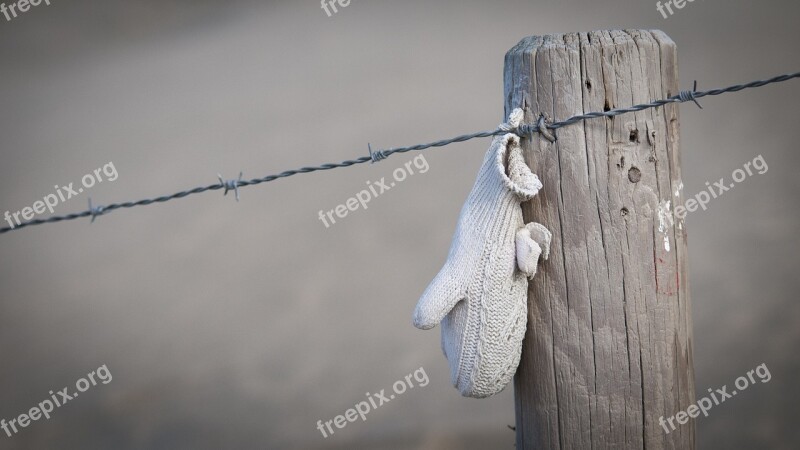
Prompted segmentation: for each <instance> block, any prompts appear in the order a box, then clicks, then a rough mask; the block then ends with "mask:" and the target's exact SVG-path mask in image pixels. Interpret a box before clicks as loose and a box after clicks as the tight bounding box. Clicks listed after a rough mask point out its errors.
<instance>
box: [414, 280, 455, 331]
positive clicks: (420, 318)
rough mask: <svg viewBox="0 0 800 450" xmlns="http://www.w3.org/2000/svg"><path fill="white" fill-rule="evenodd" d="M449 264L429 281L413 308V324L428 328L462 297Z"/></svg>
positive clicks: (424, 328)
mask: <svg viewBox="0 0 800 450" xmlns="http://www.w3.org/2000/svg"><path fill="white" fill-rule="evenodd" d="M453 273H454V271H452V270H450V266H445V267H444V268H443V269H442V270H441V271H440V272H439V274H438V275H436V278H434V279H433V281H431V284H430V285H428V288H427V289H425V292H424V293H423V294H422V297H421V298H420V299H419V302H418V303H417V308H416V309H415V310H414V326H415V327H417V328H419V329H422V330H430V329H431V328H433V327H435V326H436V325H437V324H439V322H441V321H442V319H444V316H446V315H447V313H449V312H450V310H452V309H453V307H455V306H456V303H458V302H459V300H462V299H463V298H464V292H463V290H462V286H461V282H460V281H459V279H458V278H457V277H455V276H453Z"/></svg>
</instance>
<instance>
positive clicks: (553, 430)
mask: <svg viewBox="0 0 800 450" xmlns="http://www.w3.org/2000/svg"><path fill="white" fill-rule="evenodd" d="M677 75H678V67H677V60H676V48H675V44H674V42H672V40H670V38H669V37H668V36H666V35H665V34H664V33H662V32H660V31H644V30H626V31H597V32H590V33H571V34H557V35H549V36H541V37H540V36H533V37H528V38H525V39H523V40H522V41H521V42H520V43H519V44H517V45H516V46H515V47H514V48H512V49H511V50H509V52H508V54H507V55H506V61H505V98H506V104H505V108H506V116H508V113H510V112H511V110H512V109H513V108H516V107H522V108H523V109H524V110H525V112H526V116H525V123H533V122H535V121H536V119H537V117H538V114H539V113H544V114H546V115H547V116H549V117H551V118H555V119H556V120H561V119H565V118H568V117H570V116H573V115H576V114H581V113H584V112H590V111H602V110H604V109H605V110H608V109H612V108H617V107H625V106H631V105H634V104H637V103H645V102H648V101H651V100H654V99H660V98H666V97H668V96H671V95H675V94H676V93H677V92H678V76H677ZM556 135H557V138H558V140H557V142H555V143H550V142H548V141H546V140H545V139H544V138H542V137H541V136H540V135H534V136H533V137H532V138H531V139H523V141H522V142H523V149H524V150H525V157H526V160H527V162H528V163H529V164H530V166H531V168H532V169H533V171H534V173H537V174H538V175H539V177H540V178H541V180H542V183H543V184H544V189H543V190H542V191H541V192H540V193H539V195H538V196H536V197H535V198H534V199H533V200H532V201H531V202H528V203H526V204H524V205H523V210H524V214H525V220H526V222H527V221H531V220H535V221H537V222H540V223H542V224H544V225H545V226H547V227H548V228H549V229H550V230H551V231H552V232H553V242H552V246H551V251H550V259H549V260H547V261H544V262H542V263H540V269H539V273H538V274H537V275H536V277H535V278H534V280H533V281H532V282H531V283H530V287H529V292H528V306H529V310H528V330H527V333H526V336H525V340H524V344H523V349H522V360H521V363H520V366H519V370H518V372H517V374H516V377H515V380H514V388H515V400H516V402H515V403H516V416H517V419H516V423H517V449H519V450H521V449H589V448H594V449H605V448H607V449H622V448H625V449H644V448H647V449H648V450H651V449H661V448H669V449H693V448H694V441H695V439H694V435H695V426H694V419H689V421H688V423H686V424H683V425H681V424H679V423H678V421H677V420H673V424H674V425H675V426H676V429H675V430H674V431H673V430H672V429H671V427H670V425H669V422H667V420H666V419H668V418H669V417H671V416H673V415H675V414H676V413H678V412H679V411H681V410H685V409H686V408H687V407H688V406H689V405H690V404H691V403H693V402H694V397H695V395H694V367H693V362H692V321H691V303H690V299H689V289H688V283H687V254H686V252H687V250H686V228H685V225H684V223H683V219H682V217H681V219H680V220H679V219H677V218H674V215H673V211H674V208H675V206H676V205H682V204H683V192H682V189H683V184H682V183H681V170H680V152H679V145H678V144H679V137H678V106H677V104H671V105H668V106H666V107H664V108H656V109H650V110H646V111H641V112H636V113H628V114H624V115H621V116H618V117H615V118H612V119H606V118H599V119H590V120H588V121H584V122H582V123H578V124H575V125H572V126H568V127H565V128H561V129H559V130H557V131H556ZM662 416H663V417H664V419H665V420H664V423H665V425H662V424H661V421H660V420H659V418H660V417H662ZM665 426H666V427H667V428H666V429H668V430H669V433H667V432H666V431H665Z"/></svg>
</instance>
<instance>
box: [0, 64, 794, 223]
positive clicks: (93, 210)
mask: <svg viewBox="0 0 800 450" xmlns="http://www.w3.org/2000/svg"><path fill="white" fill-rule="evenodd" d="M798 77H800V72H795V73H789V74H785V75H779V76H776V77H772V78H769V79H766V80H756V81H751V82H749V83H743V84H735V85H733V86H728V87H725V88H718V89H710V90H707V91H697V83H696V82H695V87H694V89H692V90H690V91H681V92H679V93H678V94H676V95H673V96H671V97H669V98H666V99H662V100H654V101H652V102H650V103H643V104H639V105H634V106H630V107H627V108H616V109H612V110H609V111H598V112H590V113H586V114H580V115H576V116H573V117H570V118H568V119H566V120H562V121H560V122H553V123H545V124H544V128H542V122H541V121H539V123H534V124H522V125H520V126H519V127H517V128H516V129H514V130H511V131H508V130H504V129H502V128H497V129H495V130H492V131H479V132H477V133H470V134H463V135H460V136H456V137H454V138H450V139H442V140H439V141H435V142H430V143H427V144H416V145H412V146H408V147H399V148H390V149H386V150H378V151H374V152H373V151H372V148H371V147H370V154H369V156H362V157H360V158H357V159H350V160H346V161H342V162H339V163H328V164H321V165H318V166H307V167H301V168H299V169H292V170H287V171H284V172H281V173H279V174H275V175H267V176H265V177H262V178H253V179H251V180H223V179H220V182H219V183H216V184H210V185H208V186H200V187H196V188H194V189H189V190H184V191H180V192H176V193H174V194H171V195H163V196H160V197H155V198H149V199H142V200H137V201H129V202H124V203H111V204H109V205H104V206H96V207H92V205H91V203H90V204H89V209H88V210H86V211H83V212H78V213H72V214H66V215H61V216H51V217H48V218H46V219H34V220H30V221H27V222H22V223H21V224H19V225H17V226H14V227H10V226H8V227H3V228H0V234H5V233H8V232H9V231H13V230H20V229H23V228H27V227H30V226H35V225H42V224H46V223H58V222H64V221H69V220H75V219H80V218H83V217H91V218H92V221H94V219H95V218H96V217H98V216H100V215H106V214H109V213H111V212H114V211H116V210H118V209H127V208H134V207H137V206H147V205H152V204H155V203H165V202H168V201H170V200H175V199H179V198H184V197H188V196H190V195H195V194H201V193H203V192H207V191H217V190H220V189H224V190H226V191H227V190H232V189H234V187H235V189H236V191H237V200H238V188H240V187H247V186H255V185H258V184H261V183H267V182H270V181H274V180H277V179H279V178H287V177H290V176H293V175H298V174H303V173H310V172H317V171H321V170H331V169H338V168H343V167H350V166H354V165H357V164H363V163H366V162H373V163H374V162H378V161H380V160H383V159H386V158H388V157H389V156H391V155H393V154H395V153H406V152H410V151H420V150H425V149H429V148H433V147H444V146H446V145H450V144H454V143H457V142H464V141H469V140H472V139H477V138H484V137H492V136H498V135H502V134H505V133H509V132H512V133H515V134H517V135H519V136H520V137H527V136H532V135H533V134H534V133H540V134H542V133H543V130H544V129H549V130H557V129H559V128H563V127H566V126H569V125H573V124H575V123H578V122H581V121H584V120H588V119H595V118H599V117H616V116H619V115H621V114H627V113H631V112H636V111H643V110H645V109H650V108H657V107H661V106H664V105H668V104H670V103H684V102H687V101H693V102H695V103H697V99H699V98H703V97H707V96H713V95H721V94H725V93H729V92H738V91H741V90H744V89H751V88H757V87H761V86H766V85H768V84H773V83H780V82H783V81H788V80H791V79H793V78H798ZM697 105H698V106H700V104H699V103H697ZM701 108H702V107H701ZM548 139H550V138H549V137H548Z"/></svg>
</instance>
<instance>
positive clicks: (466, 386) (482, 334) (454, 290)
mask: <svg viewBox="0 0 800 450" xmlns="http://www.w3.org/2000/svg"><path fill="white" fill-rule="evenodd" d="M521 120H522V111H521V110H515V111H514V112H513V113H512V114H511V116H510V117H509V123H508V124H504V125H502V127H504V128H505V129H513V128H515V127H517V126H518V125H519V123H520V122H521ZM541 187H542V184H541V182H540V181H539V178H538V177H537V176H536V175H535V174H533V173H532V172H531V171H530V169H529V168H528V166H527V165H526V164H525V161H524V159H523V157H522V150H521V149H520V147H519V137H517V136H516V135H515V134H512V133H508V134H506V135H503V136H498V137H496V138H495V139H494V140H493V141H492V144H491V147H490V148H489V151H488V152H487V153H486V157H485V158H484V162H483V165H482V167H481V169H480V171H479V173H478V177H477V180H476V182H475V185H474V187H473V188H472V191H471V192H470V194H469V196H468V197H467V200H466V203H465V204H464V207H463V208H462V210H461V215H460V217H459V220H458V225H457V226H456V231H455V235H454V236H453V241H452V243H451V246H450V251H449V254H448V257H447V261H446V262H445V264H444V267H443V268H442V270H441V271H440V272H439V274H438V275H437V276H436V277H435V278H434V280H433V281H432V282H431V284H430V285H429V286H428V288H427V289H426V290H425V292H424V293H423V294H422V297H421V298H420V300H419V303H418V304H417V308H416V310H415V312H414V325H415V326H416V327H418V328H421V329H430V328H433V327H435V326H436V324H438V323H440V322H441V325H442V350H443V352H444V354H445V356H446V357H447V360H448V362H449V364H450V374H451V381H452V383H453V385H454V386H455V387H456V388H457V389H458V390H459V391H460V392H461V394H462V395H464V396H469V397H487V396H489V395H492V394H495V393H497V392H500V391H501V390H503V388H504V387H505V386H506V385H507V384H508V382H509V381H510V380H511V378H512V377H513V376H514V373H515V372H516V369H517V366H518V365H519V359H520V353H521V348H522V338H523V337H524V335H525V327H526V325H527V290H528V289H527V288H528V275H530V276H532V274H533V273H535V265H536V261H537V260H538V257H539V253H541V247H540V245H541V246H549V232H547V230H546V229H544V228H543V227H541V225H538V224H537V225H538V226H539V227H541V229H542V230H543V231H544V233H547V239H546V242H538V243H537V242H535V241H534V240H531V238H530V237H531V236H534V239H536V236H540V235H541V233H530V234H525V233H521V234H523V235H524V236H525V237H517V233H518V232H519V231H520V230H525V224H524V222H523V218H522V207H521V205H520V204H521V202H523V201H527V200H529V199H531V198H532V197H533V196H534V195H536V193H537V192H538V191H539V189H540V188H541ZM525 239H527V241H526V240H525ZM523 244H524V245H523ZM517 247H520V248H522V247H524V248H526V249H527V250H526V251H527V253H526V255H528V256H525V258H528V260H526V261H522V260H520V261H519V268H518V261H517V253H518V250H517ZM531 258H532V259H531ZM530 265H532V266H533V272H530V270H528V266H530ZM520 268H522V269H525V270H526V271H527V272H528V273H525V272H523V271H522V270H520Z"/></svg>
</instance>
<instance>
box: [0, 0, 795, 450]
mask: <svg viewBox="0 0 800 450" xmlns="http://www.w3.org/2000/svg"><path fill="white" fill-rule="evenodd" d="M51 3H52V4H51V6H44V5H42V6H38V7H35V8H32V9H31V11H29V12H27V13H25V14H23V15H21V16H20V17H18V18H17V19H14V20H13V21H11V22H6V21H5V19H4V18H3V17H1V16H0V80H2V83H0V143H1V145H2V147H1V148H2V158H0V213H3V212H4V211H5V210H11V211H17V210H19V209H21V208H23V207H24V206H29V205H31V204H32V203H33V202H34V201H36V200H37V199H40V198H42V197H43V196H44V195H47V194H49V193H51V192H52V191H53V185H55V184H59V185H63V184H67V183H69V182H77V181H79V180H80V177H81V176H83V175H84V174H86V173H87V172H91V171H92V170H93V169H95V168H97V167H101V166H102V165H103V164H106V163H108V162H109V161H111V162H113V163H114V165H115V167H116V169H117V170H118V173H119V178H118V179H117V180H116V181H114V182H104V183H102V184H101V185H98V186H96V187H95V188H93V189H92V190H91V191H89V192H88V193H84V194H82V195H81V196H79V197H77V198H75V199H72V200H70V201H68V202H66V203H64V204H61V205H59V206H58V208H57V213H69V212H75V211H82V210H84V209H85V208H86V201H87V199H88V197H89V196H91V197H92V198H93V200H94V202H95V204H104V203H110V202H114V201H125V200H135V199H139V198H143V197H149V196H157V195H161V194H166V193H172V192H175V191H178V190H182V189H184V188H190V187H194V186H198V185H207V184H211V183H214V182H215V180H216V175H217V173H222V174H223V175H225V176H226V177H229V178H233V177H235V176H236V175H238V172H239V171H240V170H243V171H244V173H245V177H256V176H262V175H266V174H271V173H276V172H279V171H282V170H285V169H289V168H295V167H300V166H303V165H308V164H317V163H323V162H334V161H340V160H343V159H349V158H353V157H357V156H361V155H365V154H366V153H367V142H371V143H372V145H373V148H376V147H377V148H386V147H391V146H401V145H407V144H414V143H418V142H427V141H431V140H436V139H439V138H445V137H451V136H454V135H456V134H460V133H462V132H470V131H478V130H484V129H490V128H492V127H494V126H495V125H496V124H497V123H499V122H500V121H501V120H502V115H503V94H502V92H503V91H502V87H503V83H502V70H503V56H504V54H505V52H506V51H507V50H508V49H509V48H511V47H512V46H513V45H514V44H516V43H517V42H518V41H519V40H520V39H521V38H523V37H524V36H528V35H533V34H547V33H554V32H567V31H589V30H595V29H608V28H646V29H651V28H658V29H662V30H664V31H665V32H667V33H668V34H669V35H670V36H671V37H672V38H673V40H675V41H676V43H677V45H678V49H679V56H680V74H681V80H682V86H684V87H685V88H689V87H690V85H691V81H692V80H694V79H697V80H699V82H700V87H701V88H710V87H718V86H726V85H728V84H733V83H737V82H743V81H749V80H752V79H759V78H765V77H767V76H772V75H776V74H781V73H786V72H790V71H796V70H798V69H799V68H800V64H799V63H800V58H798V56H800V50H798V46H797V43H798V40H799V38H800V28H798V26H797V24H798V19H800V6H798V4H797V2H790V1H788V0H783V1H762V2H755V1H730V0H725V1H723V0H697V1H695V2H693V3H688V4H687V6H686V7H685V8H684V9H682V10H677V11H676V13H675V15H674V16H672V17H670V18H668V19H664V18H662V16H661V15H660V14H659V13H658V12H657V11H656V7H655V1H650V0H647V1H641V0H640V1H623V0H608V1H604V2H596V1H587V0H583V1H577V0H560V1H555V0H552V1H538V2H531V1H494V2H488V1H483V2H477V1H465V0H459V1H455V0H450V1H436V2H423V1H383V2H361V1H359V0H353V2H352V3H351V4H350V6H348V7H346V8H344V9H341V10H340V11H339V12H338V13H337V14H335V15H333V16H332V17H328V16H327V15H326V14H325V13H324V11H322V9H321V8H320V4H319V2H317V1H316V0H303V1H294V2H291V3H290V2H251V1H227V2H221V1H208V0H203V1H197V0H193V1H189V0H184V1H178V0H171V1H159V2H156V1H141V0H128V1H125V2H123V1H119V0H113V1H109V0H106V1H98V0H96V1H84V2H67V1H61V0H52V1H51ZM798 101H800V82H798V81H792V82H788V83H784V84H781V85H777V86H770V87H765V88H761V89H757V90H750V91H746V92H741V93H737V94H730V95H726V96H722V97H714V98H709V99H705V100H704V101H703V104H704V106H705V109H704V110H702V111H701V110H698V109H697V108H695V107H694V106H692V105H691V104H688V105H684V106H683V107H682V114H681V119H682V150H683V174H684V183H685V185H686V188H685V193H686V195H687V198H688V197H689V196H691V195H693V194H694V193H697V192H699V191H700V190H702V189H704V188H705V182H706V181H711V182H714V181H716V180H718V179H719V178H720V177H730V174H731V172H732V171H733V170H735V169H737V168H739V167H741V166H742V165H743V164H744V163H745V162H747V161H750V160H752V159H753V158H754V157H756V156H757V155H759V154H761V155H763V157H764V159H765V160H766V161H767V163H768V164H769V171H768V173H766V174H764V175H758V176H754V177H752V178H748V179H747V180H746V181H745V182H743V183H742V184H741V186H738V187H737V188H736V189H734V190H733V191H731V192H729V193H726V194H725V195H724V196H723V197H720V198H719V199H716V200H714V201H713V202H712V203H711V204H710V207H709V210H708V211H705V212H702V211H701V212H696V213H692V214H690V215H689V217H688V226H689V236H690V248H689V250H690V267H691V285H692V295H693V301H694V331H695V341H694V343H695V352H694V355H695V366H696V384H697V391H698V393H699V394H700V395H703V394H704V393H705V392H706V390H707V389H708V388H717V387H720V386H722V385H723V384H728V385H732V384H733V382H734V380H735V379H736V377H738V376H740V375H744V374H745V373H746V372H747V371H748V370H750V369H753V368H755V367H756V366H757V365H759V364H761V363H766V364H767V366H768V367H769V369H770V372H771V374H772V380H771V381H770V382H769V383H766V384H761V383H759V384H758V385H756V386H754V387H752V388H750V389H748V390H747V391H746V392H743V393H742V394H740V395H738V396H737V397H736V398H735V399H733V400H729V401H728V402H726V403H724V404H722V405H720V406H718V407H716V408H714V409H713V410H712V411H711V412H710V416H709V417H708V418H700V419H698V422H697V425H698V444H699V448H704V449H716V448H720V449H721V448H726V449H732V448H742V449H744V448H756V447H758V448H780V449H790V448H797V447H798V445H800V431H799V430H800V427H798V426H797V425H796V422H797V420H798V418H799V417H800V386H798V383H797V381H798V377H800V362H799V359H798V357H797V347H798V345H800V326H798V324H800V305H799V304H798V298H797V292H798V291H799V290H800V277H798V276H797V274H796V272H797V269H798V256H797V255H798V253H800V245H799V243H798V237H797V230H798V223H800V212H799V211H800V210H799V209H798V208H797V206H798V201H797V199H798V195H799V194H800V177H798V176H797V174H796V173H795V168H796V167H797V165H798V162H800V156H798V150H800V149H798V144H797V125H796V123H797V119H798V116H797V112H796V111H797V106H796V105H797V102H798ZM487 145H488V140H476V141H471V142H468V143H463V144H457V145H453V146H450V147H446V148H443V149H435V150H430V151H427V152H426V153H424V154H425V158H426V160H427V161H428V163H429V164H430V170H429V171H428V172H427V173H425V174H417V175H414V176H412V177H409V178H408V179H407V180H406V181H404V182H403V183H402V184H400V185H398V186H397V187H396V188H395V189H393V190H391V191H390V192H387V193H385V194H384V195H383V196H381V197H379V198H377V199H375V200H373V201H372V202H371V203H370V205H369V209H368V210H358V211H356V212H353V213H351V214H350V215H349V216H347V217H346V218H345V219H341V220H340V221H339V222H338V223H337V224H336V225H334V226H332V227H331V228H325V227H324V226H323V224H322V223H321V222H320V221H319V219H318V217H317V214H318V211H319V210H321V209H322V210H330V209H333V208H335V207H336V205H338V204H340V203H343V202H344V201H345V200H346V199H347V198H348V197H351V196H353V195H354V194H355V193H357V192H358V191H360V190H361V189H363V188H364V186H365V183H366V182H368V181H375V180H377V179H380V177H383V176H386V177H389V176H391V173H392V171H393V170H394V169H395V168H397V167H401V166H402V165H403V164H404V163H405V162H406V161H409V160H411V158H412V157H413V156H414V155H413V154H407V155H399V156H395V157H392V158H390V159H389V160H386V161H383V162H382V163H381V164H379V165H369V164H365V165H361V166H356V167H352V168H347V169H341V170H335V171H329V172H323V173H315V174H309V175H302V176H297V177H292V178H288V179H285V180H280V181H278V182H275V183H269V184H267V185H263V186H260V187H257V188H247V189H243V190H242V199H241V202H239V203H237V202H236V201H235V200H234V199H233V198H232V196H231V195H228V197H223V195H222V192H221V191H216V192H212V193H208V194H204V195H199V196H193V197H190V198H188V199H184V200H179V201H175V202H173V203H169V204H167V205H155V206H148V207H142V208H137V209H134V210H125V211H121V212H116V213H114V214H112V215H109V216H105V217H101V218H99V219H98V220H97V222H95V223H94V224H92V225H90V224H89V220H88V219H84V220H79V221H73V222H69V223H65V224H58V225H44V226H40V227H35V228H29V229H25V230H20V231H15V232H12V233H9V234H6V235H3V236H0V287H2V290H0V356H2V362H1V363H0V418H5V419H6V420H9V419H11V418H14V417H16V416H17V415H19V414H21V413H23V412H25V411H27V410H28V409H30V408H31V407H33V406H35V405H36V404H37V403H38V402H40V401H42V400H44V399H45V398H47V397H48V394H47V393H48V391H49V390H58V389H61V388H62V387H65V386H74V383H75V381H76V380H77V379H79V378H81V377H83V376H85V375H86V374H87V373H89V372H91V371H92V370H95V369H96V368H97V367H99V366H101V365H103V364H107V365H108V368H109V371H110V372H111V374H112V375H113V381H112V382H111V383H109V384H107V385H98V386H97V387H95V388H92V389H91V390H89V391H87V392H86V393H85V394H82V396H81V397H80V398H77V399H75V400H73V401H72V402H70V403H68V404H67V405H65V406H64V407H62V408H59V409H57V410H56V411H55V412H54V413H53V416H52V418H51V419H50V420H47V421H43V420H40V421H38V422H35V423H33V424H32V425H31V426H29V427H28V428H26V429H25V430H23V431H22V432H21V433H20V434H18V435H16V436H14V437H13V438H7V437H5V435H4V434H0V448H10V449H28V448H35V449H39V448H42V449H45V448H82V449H107V448H116V449H139V448H153V449H161V448H163V449H201V448H209V449H210V448H231V449H239V448H241V449H245V448H247V449H250V448H298V449H299V448H302V449H314V448H392V449H393V448H423V449H461V448H513V445H514V433H513V432H512V431H511V430H510V429H509V428H508V427H507V425H511V424H513V423H514V411H513V389H512V388H509V389H507V390H506V391H504V392H503V393H502V394H500V395H498V396H495V397H492V398H490V399H486V400H474V399H464V398H461V397H460V396H459V395H458V393H457V391H456V390H455V389H453V388H452V387H451V386H450V382H449V372H448V369H447V363H446V360H445V359H444V357H443V356H442V354H441V350H440V347H439V331H438V329H436V330H434V331H430V332H423V331H420V330H417V329H415V328H414V327H413V326H412V325H411V312H412V310H413V308H414V306H415V304H416V301H417V298H418V297H419V295H420V294H421V292H422V291H423V290H424V288H425V287H426V285H427V283H428V282H429V281H430V279H431V278H432V277H433V276H434V275H435V274H436V272H437V271H438V270H439V268H440V266H441V264H442V262H443V261H444V258H445V256H446V253H447V249H448V246H449V244H450V238H451V234H452V232H453V229H454V226H455V222H456V219H457V216H458V212H459V210H460V208H461V205H462V202H463V200H464V199H465V197H466V194H467V193H468V191H469V189H470V187H471V185H472V182H473V180H474V176H475V173H476V171H477V168H478V166H479V165H480V162H481V160H482V158H483V154H484V152H485V150H486V147H487ZM420 367H424V369H425V371H426V373H427V374H428V376H429V377H430V384H428V385H427V386H426V387H418V388H415V389H413V390H410V391H408V392H407V393H405V394H404V395H402V396H399V397H398V398H397V399H395V400H393V401H392V402H391V403H388V404H386V405H384V406H382V407H381V408H379V409H377V410H376V411H373V412H372V413H370V414H369V416H368V418H367V421H366V422H361V421H357V422H356V423H353V424H349V425H348V426H347V427H346V428H344V429H343V430H337V433H336V434H335V435H334V436H331V437H328V438H327V439H325V438H323V437H322V435H321V434H320V432H319V431H318V430H317V429H316V423H317V421H318V420H323V421H325V420H330V419H333V418H334V417H335V416H336V415H338V414H342V413H344V411H345V410H346V409H348V408H351V407H352V406H353V405H354V404H355V403H357V402H359V401H361V400H362V399H364V393H365V392H367V391H369V392H376V391H379V390H380V389H389V388H391V385H392V383H394V382H395V381H397V380H400V379H402V378H403V377H404V376H405V375H406V374H409V373H411V372H413V371H414V370H416V369H418V368H420Z"/></svg>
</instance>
